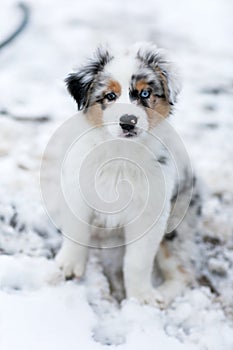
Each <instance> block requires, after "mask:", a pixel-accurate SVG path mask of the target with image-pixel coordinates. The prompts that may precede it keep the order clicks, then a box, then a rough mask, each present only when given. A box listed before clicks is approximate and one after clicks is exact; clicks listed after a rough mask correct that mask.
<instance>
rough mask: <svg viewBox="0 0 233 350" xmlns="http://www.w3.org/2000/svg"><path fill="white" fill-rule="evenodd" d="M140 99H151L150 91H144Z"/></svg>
mask: <svg viewBox="0 0 233 350" xmlns="http://www.w3.org/2000/svg"><path fill="white" fill-rule="evenodd" d="M140 97H141V98H148V97H150V91H148V90H142V91H141V92H140Z"/></svg>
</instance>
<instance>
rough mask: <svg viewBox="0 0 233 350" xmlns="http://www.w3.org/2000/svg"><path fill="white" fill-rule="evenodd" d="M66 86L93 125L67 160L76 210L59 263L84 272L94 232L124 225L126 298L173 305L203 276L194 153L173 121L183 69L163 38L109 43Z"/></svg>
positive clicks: (67, 221)
mask: <svg viewBox="0 0 233 350" xmlns="http://www.w3.org/2000/svg"><path fill="white" fill-rule="evenodd" d="M66 84H67V88H68V91H69V92H70V94H71V96H72V97H73V98H74V99H75V101H76V103H77V106H78V110H79V111H81V112H79V113H78V114H77V116H76V118H77V121H78V124H79V125H80V130H84V129H85V130H86V131H85V132H84V133H82V137H79V139H78V142H77V144H76V145H74V147H73V148H72V150H70V152H69V155H68V156H67V158H66V161H65V163H66V165H65V167H64V171H63V172H64V188H65V190H66V191H67V198H68V201H70V203H71V207H72V208H75V211H76V212H75V214H76V215H75V220H74V219H73V217H72V216H71V215H69V214H67V212H66V214H65V215H64V217H63V218H62V230H63V232H64V236H65V237H64V240H63V244H62V247H61V250H60V251H59V253H58V255H57V257H56V261H57V263H58V265H59V267H60V268H61V269H63V271H64V275H65V276H66V277H71V276H76V277H81V276H82V275H83V274H84V272H85V266H86V260H87V251H88V247H90V246H92V243H91V238H92V236H93V232H95V235H94V236H95V237H96V236H98V237H99V238H100V240H101V239H103V237H113V241H114V242H116V241H115V240H114V239H115V238H114V237H115V236H116V235H118V233H119V231H120V232H121V233H123V236H124V258H123V269H122V270H123V280H124V288H125V293H126V297H127V298H136V299H137V300H139V302H141V303H148V304H152V305H159V306H163V305H165V304H167V303H169V302H171V301H172V299H173V298H174V297H175V296H176V295H177V294H179V293H181V292H182V291H183V289H184V287H185V286H187V285H188V284H190V283H191V282H193V280H194V274H193V267H192V265H193V264H192V260H193V254H194V251H193V250H192V249H193V245H192V240H193V237H192V236H193V235H194V233H195V230H196V228H197V226H196V220H195V218H197V217H198V216H199V215H200V212H201V207H200V203H199V202H200V197H199V194H198V193H197V185H196V179H195V178H194V176H193V174H192V169H191V165H190V162H189V158H188V155H187V152H186V151H185V148H184V146H183V143H182V140H181V139H180V138H179V135H178V134H177V133H176V131H175V129H174V128H173V126H172V117H173V113H174V105H175V103H176V100H177V95H178V94H179V91H180V81H179V77H178V75H177V71H176V69H175V67H174V65H173V64H172V63H171V62H170V61H169V60H168V58H167V56H166V54H165V53H164V52H163V51H162V50H160V49H158V48H157V47H156V46H155V45H153V44H149V43H142V44H137V45H134V46H132V47H131V48H130V49H127V50H126V51H125V52H122V53H119V52H118V53H112V52H111V51H110V50H109V49H108V48H103V47H99V48H98V49H97V51H96V52H95V54H94V56H93V57H92V58H91V59H89V61H87V62H86V64H84V65H83V66H82V67H81V68H80V69H79V70H78V71H77V72H74V73H71V74H70V75H69V76H68V77H67V79H66ZM74 174H75V175H74ZM108 242H109V241H108ZM115 246H116V245H115ZM99 247H101V248H106V249H107V248H111V249H109V250H110V251H112V250H114V249H116V248H114V244H112V245H111V244H108V245H107V244H102V246H101V245H99ZM110 255H111V252H110ZM155 263H156V265H157V266H158V269H159V271H160V273H161V276H162V283H160V285H157V286H155V285H153V283H152V272H153V271H154V266H155Z"/></svg>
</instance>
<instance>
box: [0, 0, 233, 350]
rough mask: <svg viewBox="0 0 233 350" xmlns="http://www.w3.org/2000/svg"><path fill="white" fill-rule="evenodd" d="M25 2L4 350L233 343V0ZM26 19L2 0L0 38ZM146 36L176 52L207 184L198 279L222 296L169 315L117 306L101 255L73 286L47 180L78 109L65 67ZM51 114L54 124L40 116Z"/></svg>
mask: <svg viewBox="0 0 233 350" xmlns="http://www.w3.org/2000/svg"><path fill="white" fill-rule="evenodd" d="M27 3H28V5H29V7H30V9H31V18H30V22H29V25H28V27H27V28H26V30H25V32H23V33H22V34H21V35H20V37H19V38H18V39H16V40H15V41H14V42H12V44H11V45H9V46H7V47H5V48H3V49H2V51H0V67H1V68H0V70H1V79H0V89H1V94H0V134H1V138H0V167H1V175H0V184H1V186H0V254H1V255H0V266H1V270H0V348H1V350H15V349H19V350H21V349H25V350H27V349H32V348H33V349H34V350H41V349H42V348H44V349H56V350H60V349H61V350H63V349H65V348H69V349H71V350H72V349H88V350H92V349H94V350H98V349H105V348H106V346H107V345H108V348H109V349H119V350H137V349H141V348H144V347H147V348H149V349H164V350H171V349H172V350H183V349H185V350H222V349H224V350H232V349H233V325H232V323H233V216H232V206H233V181H232V173H233V162H232V159H233V145H232V135H233V122H232V113H233V103H232V92H233V65H232V55H233V47H232V45H231V38H232V32H233V24H232V19H231V16H230V13H231V12H232V10H233V4H232V2H231V1H230V0H221V1H220V0H206V1H200V0H196V1H194V0H193V1H185V0H178V1H172V0H146V1H144V2H143V3H142V2H141V1H136V0H134V1H133V0H126V1H124V3H122V2H120V1H117V0H112V1H107V0H101V2H97V1H94V0H86V1H85V2H80V1H74V0H66V1H65V0H56V1H55V0H50V1H49V2H48V1H45V0H37V1H33V0H29V1H27ZM19 21H20V11H19V9H18V8H17V7H16V3H15V1H13V0H3V1H2V6H1V12H0V23H1V34H0V42H1V41H2V40H3V39H4V38H5V37H6V36H7V35H8V33H10V32H11V31H12V29H13V28H14V27H15V26H16V25H17V23H19ZM141 40H152V41H154V42H156V43H157V44H158V45H159V46H162V47H165V48H166V49H168V51H169V52H170V53H171V55H172V57H173V58H174V60H175V61H176V62H178V65H179V68H180V70H181V74H182V76H183V92H182V94H181V96H180V102H179V105H178V106H177V113H176V118H177V120H178V131H179V133H180V134H181V136H182V138H183V140H184V142H185V145H186V147H187V149H188V151H189V154H190V156H191V159H192V160H193V163H194V166H195V168H196V170H197V174H198V176H199V177H201V178H202V179H203V181H204V184H205V187H206V191H207V196H206V199H205V203H204V206H203V214H204V232H203V234H202V236H200V237H198V239H197V240H198V244H199V248H200V251H201V253H202V254H201V257H202V259H201V261H200V262H199V265H200V271H199V273H200V275H204V276H206V277H207V278H208V279H209V281H210V283H211V286H212V289H214V290H215V291H216V293H211V291H210V288H209V287H208V286H201V285H199V284H197V286H196V287H195V288H194V289H192V290H191V289H190V290H189V289H188V290H187V291H186V292H185V294H184V295H183V296H180V297H178V298H177V299H176V300H175V301H174V302H173V304H172V305H171V306H170V307H169V308H168V309H166V310H158V309H156V308H152V307H150V306H140V305H139V304H138V303H137V302H136V301H134V300H129V301H123V303H122V305H121V306H120V307H119V305H117V303H116V302H115V301H114V300H113V298H112V297H111V296H110V293H109V286H108V283H107V280H106V278H105V276H104V274H103V271H102V268H101V266H100V262H99V261H98V259H97V258H96V257H95V256H94V254H93V255H92V254H91V257H90V260H89V262H88V267H87V274H86V276H85V278H83V279H82V280H80V281H75V280H73V281H64V279H63V276H62V273H61V272H60V271H59V270H58V269H57V267H56V265H55V263H54V260H53V257H54V255H55V253H56V252H57V250H58V248H59V246H60V243H61V235H60V234H59V233H58V232H57V231H56V229H55V228H54V227H53V226H52V224H51V223H50V222H49V220H48V218H47V216H46V213H45V210H44V208H43V206H42V202H41V197H40V188H39V170H40V161H41V157H42V154H43V150H44V148H45V146H46V143H47V141H48V139H49V137H50V136H51V134H52V132H53V131H54V130H55V129H56V127H57V126H58V125H59V124H61V123H62V121H64V120H65V119H66V118H68V117H70V116H71V115H72V114H74V113H75V109H76V107H75V104H74V102H73V101H72V100H71V98H70V97H69V96H68V94H67V92H66V89H65V86H64V82H63V80H64V78H65V76H66V75H67V73H68V72H70V71H71V70H72V68H73V67H75V66H78V65H79V64H80V63H82V61H83V59H84V58H85V57H86V56H88V55H89V54H90V53H91V52H92V51H93V50H94V48H95V47H96V45H97V44H98V43H102V42H104V43H105V42H109V43H110V44H113V45H114V46H116V47H118V46H124V45H125V46H127V45H129V44H131V43H133V42H135V41H141ZM40 116H48V117H49V121H47V122H46V121H44V122H36V121H34V122H33V121H31V119H33V118H36V117H40ZM17 118H18V119H17ZM20 118H21V120H20ZM27 118H29V119H30V120H28V121H27Z"/></svg>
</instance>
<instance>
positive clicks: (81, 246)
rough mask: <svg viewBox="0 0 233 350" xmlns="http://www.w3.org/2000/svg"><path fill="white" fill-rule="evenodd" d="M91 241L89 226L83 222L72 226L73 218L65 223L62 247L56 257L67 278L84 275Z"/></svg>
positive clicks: (75, 222)
mask: <svg viewBox="0 0 233 350" xmlns="http://www.w3.org/2000/svg"><path fill="white" fill-rule="evenodd" d="M77 223H78V224H77ZM89 239H90V232H89V226H88V225H87V224H85V223H83V222H81V221H80V222H77V221H74V222H73V224H72V219H71V218H69V220H68V221H66V222H65V230H64V238H63V243H62V247H61V249H60V251H59V252H58V254H57V256H56V262H57V264H58V266H59V267H60V268H61V269H62V270H63V273H64V275H65V277H77V278H80V277H81V276H82V275H83V274H84V271H85V267H86V261H87V254H88V244H89Z"/></svg>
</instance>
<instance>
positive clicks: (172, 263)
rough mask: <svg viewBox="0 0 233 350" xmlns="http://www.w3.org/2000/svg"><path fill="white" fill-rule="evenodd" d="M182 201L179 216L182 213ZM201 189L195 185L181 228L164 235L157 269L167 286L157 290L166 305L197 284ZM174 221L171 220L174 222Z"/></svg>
mask: <svg viewBox="0 0 233 350" xmlns="http://www.w3.org/2000/svg"><path fill="white" fill-rule="evenodd" d="M184 198H185V193H184V194H183V195H182V196H181V197H180V203H179V204H178V207H177V208H178V209H177V210H178V212H179V211H181V212H180V214H181V213H182V212H183V211H182V209H181V208H182V201H184ZM201 204H202V189H201V187H200V185H199V184H198V185H197V184H195V186H194V188H193V194H192V198H191V201H190V203H189V208H188V210H187V212H186V214H185V216H184V218H183V219H182V221H181V223H180V224H179V226H178V227H177V228H176V229H175V230H174V231H172V232H171V233H167V234H165V236H164V238H163V240H162V243H161V245H160V249H159V251H158V254H157V256H156V261H157V264H158V267H159V269H160V271H161V273H162V277H163V279H164V283H163V284H162V285H161V286H160V287H158V290H159V291H160V293H161V294H162V295H163V297H164V299H165V300H166V302H167V303H170V302H171V301H172V300H173V299H174V298H175V297H176V296H178V295H180V294H182V292H183V291H184V290H185V288H186V287H187V286H188V285H193V284H195V275H196V273H195V272H196V271H195V266H196V265H197V264H198V260H199V259H198V249H197V248H198V247H197V244H196V243H195V235H196V234H197V233H198V232H199V230H200V229H201V223H202V219H201ZM171 220H172V218H171Z"/></svg>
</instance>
